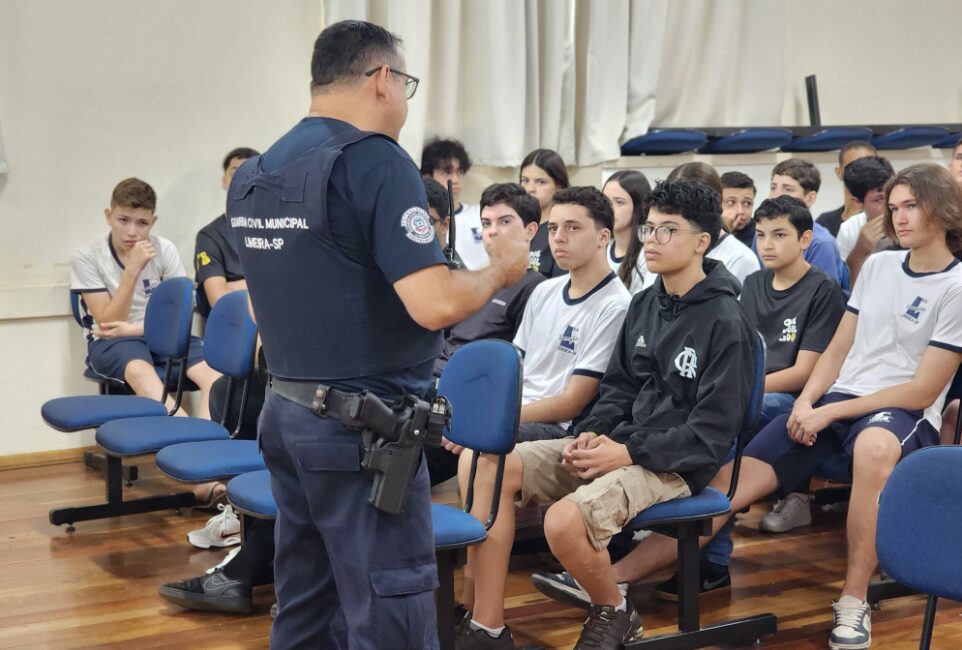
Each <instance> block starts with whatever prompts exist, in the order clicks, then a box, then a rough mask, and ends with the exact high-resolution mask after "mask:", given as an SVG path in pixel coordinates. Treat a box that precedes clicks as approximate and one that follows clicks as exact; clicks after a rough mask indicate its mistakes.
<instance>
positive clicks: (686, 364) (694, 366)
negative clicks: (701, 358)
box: [675, 348, 698, 379]
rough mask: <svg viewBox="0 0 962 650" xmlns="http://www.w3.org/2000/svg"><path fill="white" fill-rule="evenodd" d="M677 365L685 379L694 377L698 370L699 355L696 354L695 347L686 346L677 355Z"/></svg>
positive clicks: (679, 372)
mask: <svg viewBox="0 0 962 650" xmlns="http://www.w3.org/2000/svg"><path fill="white" fill-rule="evenodd" d="M675 367H676V368H678V374H679V375H681V376H682V377H684V378H685V379H694V378H695V372H696V371H697V370H698V355H697V354H695V349H694V348H685V349H684V350H683V351H682V352H679V353H678V356H677V357H675Z"/></svg>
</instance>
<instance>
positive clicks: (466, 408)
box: [438, 339, 522, 454]
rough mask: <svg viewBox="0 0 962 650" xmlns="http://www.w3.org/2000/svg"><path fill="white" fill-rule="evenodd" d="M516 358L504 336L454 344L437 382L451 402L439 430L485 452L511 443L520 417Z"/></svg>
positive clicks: (504, 450)
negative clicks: (446, 421)
mask: <svg viewBox="0 0 962 650" xmlns="http://www.w3.org/2000/svg"><path fill="white" fill-rule="evenodd" d="M521 383H522V359H521V353H520V352H519V351H518V349H517V348H516V347H514V346H513V345H511V344H510V343H508V342H507V341H500V340H494V339H485V340H482V341H473V342H471V343H468V344H467V345H465V346H463V347H461V348H459V349H458V350H457V351H456V352H455V353H454V354H453V355H452V356H451V359H450V360H449V361H448V365H447V366H446V367H445V368H444V372H443V373H442V374H441V380H440V382H439V383H438V395H441V396H443V397H444V398H445V399H447V400H448V402H449V404H450V405H451V425H450V428H449V430H448V431H445V433H444V436H445V437H446V438H447V439H448V440H450V441H451V442H454V443H455V444H459V445H463V446H465V447H468V448H470V449H474V450H477V451H480V452H483V453H487V454H507V453H508V452H510V451H511V450H512V449H513V448H514V443H515V440H516V438H517V436H518V424H519V421H520V417H521Z"/></svg>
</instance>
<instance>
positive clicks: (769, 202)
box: [755, 194, 815, 237]
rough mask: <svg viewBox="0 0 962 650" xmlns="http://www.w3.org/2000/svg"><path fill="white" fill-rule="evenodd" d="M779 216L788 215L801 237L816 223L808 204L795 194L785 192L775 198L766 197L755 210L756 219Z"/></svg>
mask: <svg viewBox="0 0 962 650" xmlns="http://www.w3.org/2000/svg"><path fill="white" fill-rule="evenodd" d="M779 217H786V218H787V219H788V221H789V223H791V224H792V225H793V226H794V227H795V230H797V231H798V236H799V237H801V236H802V235H804V234H805V231H806V230H812V229H813V228H815V223H814V221H813V220H812V213H811V212H810V211H809V209H808V206H806V205H805V203H804V202H803V201H802V200H801V199H797V198H795V197H794V196H789V195H787V194H783V195H781V196H779V197H776V198H774V199H765V200H764V201H762V204H761V205H760V206H758V209H757V210H755V221H756V222H758V221H764V220H765V219H778V218H779Z"/></svg>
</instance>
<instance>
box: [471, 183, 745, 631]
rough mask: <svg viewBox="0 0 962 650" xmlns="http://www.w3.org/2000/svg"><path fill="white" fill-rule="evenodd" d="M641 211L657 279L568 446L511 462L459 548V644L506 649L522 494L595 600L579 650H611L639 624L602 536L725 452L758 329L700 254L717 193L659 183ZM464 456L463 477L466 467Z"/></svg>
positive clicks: (481, 474) (482, 465) (481, 494)
mask: <svg viewBox="0 0 962 650" xmlns="http://www.w3.org/2000/svg"><path fill="white" fill-rule="evenodd" d="M647 204H648V214H647V221H646V222H645V223H644V225H643V226H642V229H643V232H644V233H645V256H646V258H647V260H648V266H649V268H650V269H651V270H652V271H656V272H658V273H660V274H661V275H660V278H661V279H660V280H659V281H657V282H656V283H655V286H654V287H653V288H651V289H647V290H645V291H643V292H641V293H640V294H638V295H636V296H635V298H634V299H633V300H632V302H631V307H630V308H629V312H628V315H627V317H626V320H625V323H624V327H622V329H621V332H620V333H619V335H618V341H617V344H616V345H615V351H614V354H613V355H612V357H611V361H610V363H609V364H608V368H607V371H606V372H605V375H604V379H603V380H602V384H601V395H600V398H599V400H598V402H597V403H596V404H595V406H594V407H593V408H592V409H591V412H590V414H589V415H588V417H587V418H585V419H584V420H583V421H582V422H581V423H580V424H578V426H577V427H576V428H575V431H574V433H575V434H576V435H577V438H565V439H562V440H551V441H538V442H529V443H521V444H519V445H518V446H517V447H516V448H515V450H514V452H513V453H512V454H511V455H510V456H508V458H507V461H506V465H505V472H504V482H503V485H502V488H501V505H500V508H499V510H498V517H497V520H496V522H495V524H494V526H493V527H492V528H491V530H490V531H489V533H488V538H487V540H486V541H485V542H484V543H482V544H480V545H478V546H475V547H472V548H471V549H469V550H468V564H469V566H470V567H471V568H472V571H473V574H472V575H473V576H474V579H473V581H471V582H469V581H465V593H464V595H465V605H466V606H467V607H468V608H469V609H470V610H471V612H472V617H471V621H470V623H469V624H468V625H464V626H462V627H461V629H460V631H459V638H458V644H457V645H456V647H457V648H458V649H459V650H462V649H464V648H510V647H512V646H511V634H510V631H508V630H507V628H504V618H503V608H504V587H505V580H506V574H507V563H508V554H509V552H510V549H511V543H512V536H513V533H514V510H513V508H512V507H511V506H512V504H513V503H514V500H515V497H516V496H517V495H518V493H520V494H521V501H522V503H525V502H528V501H530V500H532V499H534V500H535V501H537V502H542V503H544V502H549V501H556V503H555V504H554V505H552V506H551V508H550V509H549V510H548V513H547V515H546V518H545V526H544V529H545V536H546V537H547V538H548V543H549V544H550V546H551V551H552V552H553V553H554V554H555V556H556V557H557V558H558V560H559V561H560V562H561V563H562V564H563V565H564V567H565V569H567V570H568V571H569V572H570V573H571V575H572V576H574V578H575V579H576V580H577V581H578V582H579V583H581V584H582V585H584V587H585V589H586V590H587V592H588V593H589V594H590V600H591V602H592V603H593V604H592V606H591V610H590V614H589V616H588V619H587V621H586V622H585V626H584V630H583V631H582V634H581V638H580V640H579V642H578V645H577V646H575V647H577V648H619V647H621V646H620V644H621V642H622V640H623V639H624V638H625V637H626V636H629V635H631V634H634V633H635V632H637V631H638V630H639V629H640V625H641V621H640V619H639V618H638V615H637V614H636V613H635V611H634V609H633V607H632V604H631V602H630V601H629V600H628V599H627V598H625V596H624V593H623V592H621V591H620V590H619V589H618V587H617V586H616V583H615V580H614V578H613V577H612V573H611V564H610V560H609V558H608V553H607V551H606V548H605V547H606V546H607V544H608V541H609V540H610V538H611V536H612V535H614V534H616V533H618V532H619V531H620V530H621V528H622V526H623V525H624V524H625V523H626V522H627V521H628V520H629V519H631V518H632V517H634V516H635V515H636V514H638V513H639V512H640V511H642V510H644V509H645V508H647V507H649V506H651V505H653V504H655V503H659V502H662V501H667V500H669V499H673V498H676V497H679V496H685V495H688V494H690V493H692V492H693V491H694V492H697V491H700V490H701V489H702V488H703V487H704V486H705V485H706V484H707V483H708V480H709V478H710V477H711V476H713V475H714V474H715V472H716V471H717V470H718V467H720V466H721V463H722V461H723V460H724V458H725V454H726V453H727V452H728V449H729V447H730V446H731V444H732V439H733V437H734V432H735V427H736V426H738V422H739V420H740V417H741V416H740V413H741V411H742V410H743V409H744V407H745V405H746V404H747V403H748V399H749V395H750V393H751V381H752V379H751V378H752V368H751V366H752V357H753V349H754V348H753V346H754V343H753V337H754V334H753V333H752V330H751V328H750V326H749V324H748V322H747V321H746V320H745V316H744V314H743V312H742V309H741V307H740V306H739V305H738V301H737V299H736V296H735V293H736V292H735V286H736V285H735V282H734V280H733V278H732V276H731V274H730V273H728V271H726V270H725V268H724V266H723V265H722V264H721V263H719V262H717V261H716V260H705V259H704V255H705V251H707V250H708V248H709V246H711V243H712V240H713V239H715V237H717V236H718V232H719V230H720V228H721V225H720V224H721V209H720V207H719V203H718V196H717V194H716V193H715V192H713V191H712V190H710V189H708V188H707V187H705V186H704V185H702V184H700V183H694V182H689V181H684V180H682V181H667V182H664V183H659V184H658V185H657V186H656V187H655V189H654V190H652V192H651V194H650V195H649V196H648V201H647ZM555 216H556V215H555V213H554V211H552V215H551V218H552V222H554V219H555ZM547 285H548V283H546V284H544V285H542V287H545V286H547ZM462 456H463V458H462V461H461V467H460V475H461V477H462V480H464V479H466V471H465V470H467V469H468V467H469V465H470V461H469V458H468V457H469V454H463V455H462ZM493 470H494V462H492V461H491V460H490V459H489V458H487V457H483V458H482V459H480V461H479V465H478V478H477V480H476V485H475V492H474V495H475V496H474V504H475V506H474V508H473V510H472V514H474V515H475V516H478V517H481V518H482V519H483V518H484V517H486V516H487V512H486V508H487V504H488V503H490V495H491V490H492V485H491V483H492V475H493ZM462 489H463V488H462ZM485 495H487V496H485Z"/></svg>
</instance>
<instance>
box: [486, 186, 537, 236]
mask: <svg viewBox="0 0 962 650" xmlns="http://www.w3.org/2000/svg"><path fill="white" fill-rule="evenodd" d="M501 204H504V205H506V206H508V207H509V208H511V209H512V210H514V211H515V212H517V213H518V216H519V217H521V222H522V223H523V224H524V225H525V226H527V225H528V224H529V223H538V222H539V221H540V220H541V205H540V204H539V203H538V199H536V198H534V197H533V196H531V195H530V194H528V193H527V192H525V191H524V188H523V187H521V185H519V184H518V183H495V184H494V185H488V186H487V187H486V188H485V189H484V192H482V193H481V210H484V209H485V208H489V207H491V206H492V205H501Z"/></svg>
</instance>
